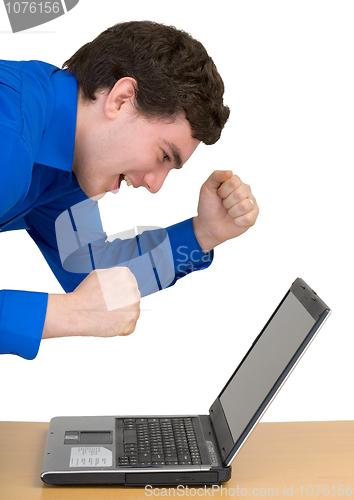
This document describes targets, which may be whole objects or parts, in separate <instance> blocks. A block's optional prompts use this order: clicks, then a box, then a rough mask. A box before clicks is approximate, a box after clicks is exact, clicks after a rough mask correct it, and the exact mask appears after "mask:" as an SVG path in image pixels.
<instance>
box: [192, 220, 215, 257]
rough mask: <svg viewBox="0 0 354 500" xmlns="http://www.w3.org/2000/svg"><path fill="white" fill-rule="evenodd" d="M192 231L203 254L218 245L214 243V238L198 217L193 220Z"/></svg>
mask: <svg viewBox="0 0 354 500" xmlns="http://www.w3.org/2000/svg"><path fill="white" fill-rule="evenodd" d="M193 229H194V234H195V237H196V238H197V240H198V243H199V245H200V247H201V249H202V250H203V252H204V253H208V252H210V251H211V250H212V249H213V248H215V247H216V246H217V244H218V243H217V242H216V241H215V238H213V237H212V236H211V234H210V233H209V232H208V231H207V230H206V229H205V227H204V225H203V224H202V223H201V222H200V219H199V217H198V215H197V216H196V217H194V218H193Z"/></svg>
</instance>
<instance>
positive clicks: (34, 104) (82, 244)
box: [0, 21, 258, 359]
mask: <svg viewBox="0 0 354 500" xmlns="http://www.w3.org/2000/svg"><path fill="white" fill-rule="evenodd" d="M63 67H67V68H68V69H67V70H59V69H58V68H55V67H54V66H51V65H48V64H46V63H41V62H38V61H29V62H8V61H2V62H1V63H0V109H1V117H0V150H1V152H2V153H1V154H2V158H1V168H0V230H1V231H7V230H13V229H26V230H27V232H28V234H29V235H30V236H31V237H32V239H33V240H34V241H35V242H36V244H37V245H38V247H39V249H40V250H41V252H42V253H43V255H44V257H45V258H46V260H47V262H48V264H49V266H50V267H51V269H52V270H53V272H54V274H55V275H56V277H57V279H58V280H59V282H60V283H61V285H62V286H63V288H64V290H65V291H66V292H67V293H66V294H63V295H49V296H48V295H47V294H44V293H36V292H23V291H13V290H3V291H1V292H0V352H1V353H12V354H18V355H20V356H22V357H24V358H27V359H33V358H34V357H35V356H36V354H37V351H38V348H39V344H40V340H41V338H48V337H58V336H69V335H99V336H113V335H127V334H129V333H131V332H132V331H133V330H134V329H135V325H136V322H137V320H138V317H139V301H140V292H141V295H147V294H148V293H152V292H154V291H156V290H158V289H161V288H165V287H166V286H170V285H172V284H174V283H175V282H176V280H177V279H179V278H181V277H183V276H185V275H186V274H188V273H189V272H192V271H193V270H195V269H203V268H206V267H208V266H209V265H210V263H211V261H212V258H213V248H214V247H215V246H217V245H219V244H221V243H223V242H224V241H226V240H228V239H230V238H234V237H237V236H239V235H240V234H242V233H244V232H245V231H246V230H247V229H248V228H249V227H251V226H252V225H253V224H254V223H255V221H256V218H257V216H258V206H257V202H256V200H255V198H254V196H253V194H252V193H251V189H250V187H249V186H248V185H246V184H244V183H243V182H242V181H241V180H240V179H239V178H238V177H237V176H236V175H233V173H232V172H231V171H215V172H214V173H213V174H212V175H211V176H210V177H209V179H207V181H206V182H205V183H204V184H203V186H202V188H201V192H200V199H199V205H198V215H197V216H196V217H194V218H191V219H189V220H187V221H184V222H181V223H180V224H177V225H174V226H171V227H169V228H167V229H166V230H161V231H162V232H161V231H159V230H157V231H145V232H144V233H143V235H140V236H139V237H136V238H131V239H126V240H121V239H118V238H117V239H116V240H114V241H112V242H109V241H108V240H107V237H106V235H105V233H104V232H103V229H102V227H101V225H100V218H99V212H98V207H97V201H95V200H97V198H99V197H101V196H102V195H104V194H105V193H106V192H108V191H113V192H115V191H117V190H118V189H119V187H120V184H121V182H122V181H123V179H126V180H127V182H128V183H129V184H132V185H133V186H134V188H137V187H145V188H146V189H148V190H149V191H151V192H152V193H156V192H157V191H159V189H160V188H161V186H162V184H163V182H164V180H165V178H166V176H167V175H168V173H169V172H170V170H171V169H173V168H177V169H179V168H181V167H182V165H183V164H184V163H186V161H187V160H188V158H189V157H190V156H191V154H192V153H193V152H194V151H195V149H196V148H197V146H198V144H199V143H200V142H201V141H202V142H204V143H205V144H214V143H215V142H216V141H217V140H218V139H219V137H220V134H221V131H222V128H223V127H224V125H225V123H226V121H227V119H228V116H229V109H228V108H227V107H226V106H224V104H223V93H224V86H223V82H222V79H221V77H220V75H219V74H218V72H217V70H216V68H215V65H214V63H213V61H212V60H211V58H210V57H209V56H208V54H207V52H206V51H205V49H204V47H203V46H202V45H201V44H200V43H199V42H198V41H196V40H194V39H193V38H192V37H191V36H189V35H188V34H186V33H184V32H182V31H179V30H177V29H175V28H173V27H167V26H164V25H161V24H157V23H152V22H147V21H146V22H145V21H144V22H130V23H122V24H118V25H116V26H113V27H112V28H110V29H108V30H106V31H105V32H103V33H102V34H101V35H99V36H98V37H97V38H96V39H95V40H94V41H93V42H91V43H88V44H86V45H84V46H83V47H82V48H81V49H79V51H78V52H77V53H76V54H74V56H73V57H72V58H71V59H69V60H68V61H67V62H66V63H65V64H64V66H63ZM181 245H183V248H184V249H185V250H184V251H185V253H187V255H190V256H192V255H193V259H192V258H190V259H189V261H188V262H186V263H185V265H184V267H183V269H181V268H180V266H177V265H176V252H177V248H178V247H179V246H181ZM139 257H140V258H139ZM152 257H153V259H152ZM187 260H188V259H187ZM139 290H140V291H139Z"/></svg>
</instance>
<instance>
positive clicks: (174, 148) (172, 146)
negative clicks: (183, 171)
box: [164, 141, 183, 170]
mask: <svg viewBox="0 0 354 500" xmlns="http://www.w3.org/2000/svg"><path fill="white" fill-rule="evenodd" d="M164 142H165V144H166V146H168V147H169V149H170V150H171V152H172V156H173V160H174V162H175V165H176V166H175V169H176V170H179V169H180V168H182V167H183V162H182V159H181V151H180V149H179V148H178V147H177V146H176V145H175V144H173V143H172V142H168V141H164Z"/></svg>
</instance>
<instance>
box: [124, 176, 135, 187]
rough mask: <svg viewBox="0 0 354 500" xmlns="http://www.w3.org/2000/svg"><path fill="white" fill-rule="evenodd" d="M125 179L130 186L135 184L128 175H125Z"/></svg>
mask: <svg viewBox="0 0 354 500" xmlns="http://www.w3.org/2000/svg"><path fill="white" fill-rule="evenodd" d="M124 180H125V182H126V183H127V185H128V186H132V185H133V183H132V181H131V180H130V179H129V177H128V176H127V175H125V176H124Z"/></svg>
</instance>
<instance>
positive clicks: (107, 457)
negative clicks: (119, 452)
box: [70, 446, 112, 467]
mask: <svg viewBox="0 0 354 500" xmlns="http://www.w3.org/2000/svg"><path fill="white" fill-rule="evenodd" d="M70 467H112V452H111V450H109V449H108V448H104V447H103V446H78V447H73V448H71V453H70Z"/></svg>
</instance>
